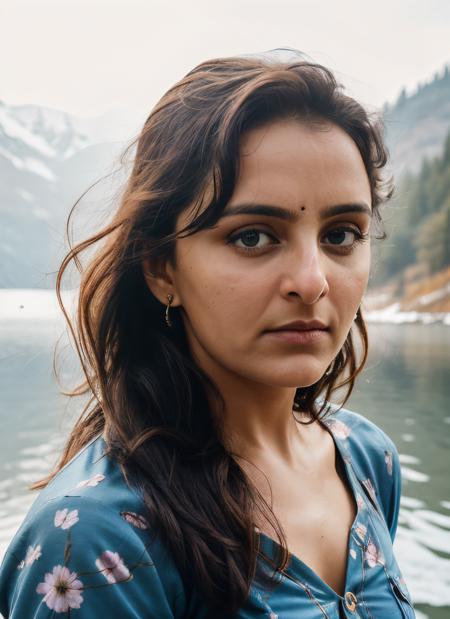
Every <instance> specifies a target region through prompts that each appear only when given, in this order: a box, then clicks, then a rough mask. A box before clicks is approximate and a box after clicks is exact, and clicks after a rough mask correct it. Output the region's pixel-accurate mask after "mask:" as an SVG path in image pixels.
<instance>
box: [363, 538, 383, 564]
mask: <svg viewBox="0 0 450 619" xmlns="http://www.w3.org/2000/svg"><path fill="white" fill-rule="evenodd" d="M364 558H365V560H366V561H367V563H368V564H369V567H375V566H376V565H377V564H378V563H379V564H380V565H384V557H383V555H382V554H381V550H379V549H378V548H377V547H376V546H375V544H374V543H373V542H372V541H369V543H368V544H367V550H366V552H365V553H364Z"/></svg>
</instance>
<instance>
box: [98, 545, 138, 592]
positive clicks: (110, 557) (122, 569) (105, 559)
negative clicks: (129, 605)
mask: <svg viewBox="0 0 450 619" xmlns="http://www.w3.org/2000/svg"><path fill="white" fill-rule="evenodd" d="M95 565H96V566H97V567H98V569H99V570H100V571H101V572H102V573H103V576H104V577H105V578H106V580H107V581H108V582H109V583H111V584H112V585H113V584H114V583H116V582H122V581H123V580H128V579H129V578H130V576H131V574H130V570H129V569H128V568H127V566H126V565H125V564H124V562H123V561H122V559H121V558H120V556H119V555H118V553H117V552H111V550H105V552H103V553H102V554H101V555H100V557H99V558H98V559H97V560H96V561H95Z"/></svg>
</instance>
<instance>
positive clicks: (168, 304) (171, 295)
mask: <svg viewBox="0 0 450 619" xmlns="http://www.w3.org/2000/svg"><path fill="white" fill-rule="evenodd" d="M167 301H168V303H167V306H166V316H165V318H166V323H167V326H168V327H171V326H172V321H171V320H170V317H169V309H170V305H171V303H172V301H173V294H168V295H167Z"/></svg>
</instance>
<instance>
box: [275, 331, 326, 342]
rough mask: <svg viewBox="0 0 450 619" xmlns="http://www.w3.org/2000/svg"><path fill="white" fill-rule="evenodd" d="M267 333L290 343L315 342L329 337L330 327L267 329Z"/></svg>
mask: <svg viewBox="0 0 450 619" xmlns="http://www.w3.org/2000/svg"><path fill="white" fill-rule="evenodd" d="M266 334H267V335H269V336H270V337H274V338H276V339H278V340H280V341H282V342H286V343H288V344H315V343H316V342H320V341H322V340H323V339H324V338H325V337H327V335H328V329H308V330H307V331H299V330H295V329H278V330H277V331H266Z"/></svg>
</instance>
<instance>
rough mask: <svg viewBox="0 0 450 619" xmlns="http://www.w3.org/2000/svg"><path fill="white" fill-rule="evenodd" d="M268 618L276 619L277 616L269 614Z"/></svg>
mask: <svg viewBox="0 0 450 619" xmlns="http://www.w3.org/2000/svg"><path fill="white" fill-rule="evenodd" d="M269 618H270V619H278V615H277V614H275V613H270V615H269Z"/></svg>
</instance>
